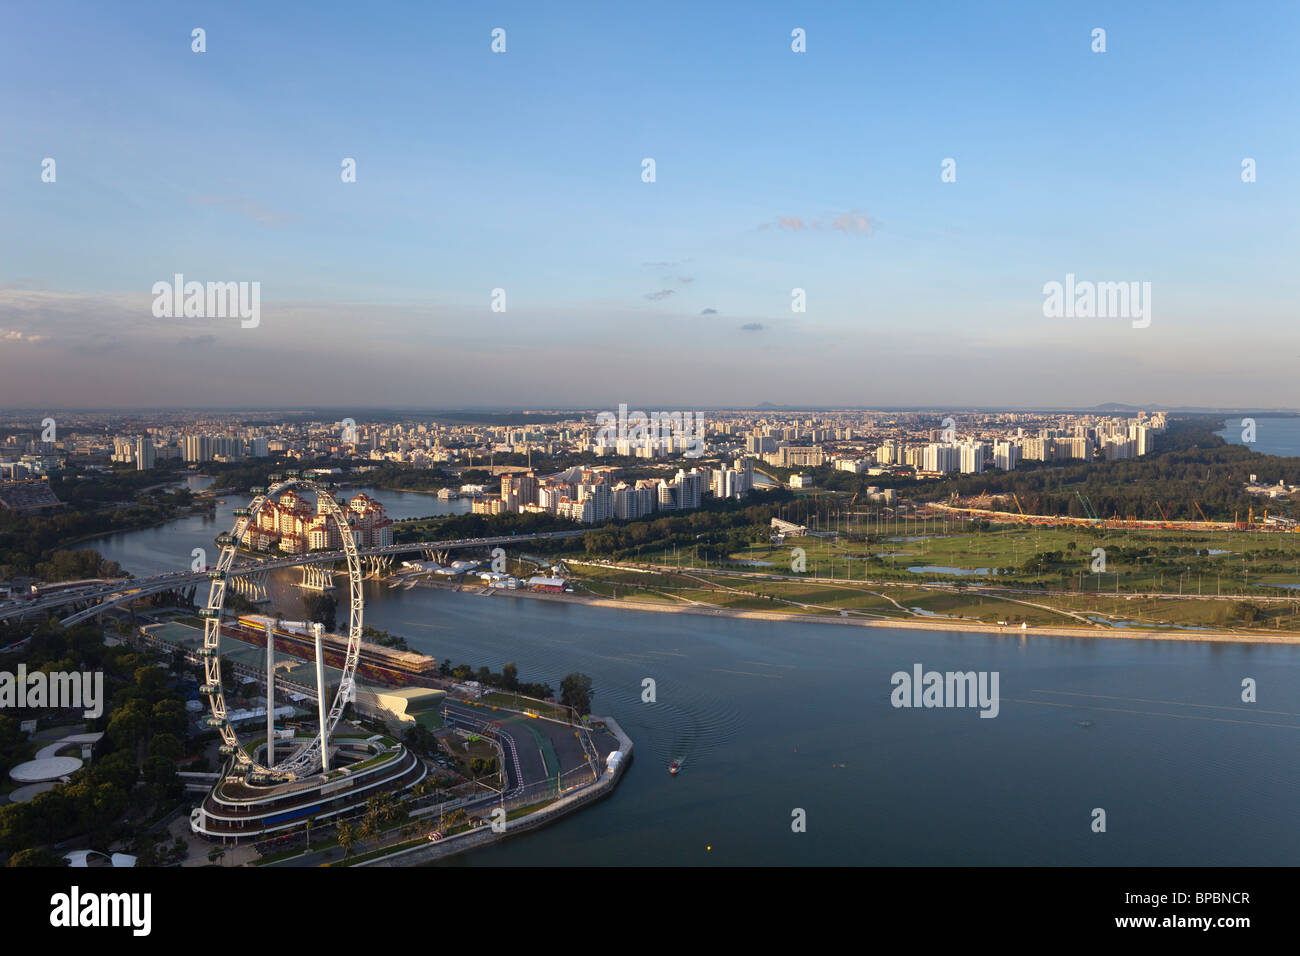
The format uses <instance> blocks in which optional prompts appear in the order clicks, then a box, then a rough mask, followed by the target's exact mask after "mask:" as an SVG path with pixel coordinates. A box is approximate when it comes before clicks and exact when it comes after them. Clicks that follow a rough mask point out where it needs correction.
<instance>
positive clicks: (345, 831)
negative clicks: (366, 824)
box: [334, 820, 357, 859]
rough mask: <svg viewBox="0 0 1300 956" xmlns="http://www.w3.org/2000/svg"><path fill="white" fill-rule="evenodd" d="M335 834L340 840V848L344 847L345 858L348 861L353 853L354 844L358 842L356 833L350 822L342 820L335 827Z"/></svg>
mask: <svg viewBox="0 0 1300 956" xmlns="http://www.w3.org/2000/svg"><path fill="white" fill-rule="evenodd" d="M334 833H335V836H336V837H337V838H338V841H339V846H341V847H343V858H344V859H347V858H348V855H349V854H351V852H352V844H354V843H356V842H357V834H356V831H355V830H354V829H353V827H352V824H350V823H348V821H346V820H340V821H339V822H338V824H337V825H336V826H335V827H334Z"/></svg>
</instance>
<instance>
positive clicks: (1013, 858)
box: [367, 588, 1300, 865]
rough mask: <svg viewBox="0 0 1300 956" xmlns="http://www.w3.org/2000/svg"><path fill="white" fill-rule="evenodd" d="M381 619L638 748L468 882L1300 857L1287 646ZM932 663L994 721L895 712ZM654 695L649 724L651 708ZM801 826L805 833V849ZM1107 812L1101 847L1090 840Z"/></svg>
mask: <svg viewBox="0 0 1300 956" xmlns="http://www.w3.org/2000/svg"><path fill="white" fill-rule="evenodd" d="M369 597H370V594H369V593H368V594H367V598H368V599H369ZM367 621H369V622H370V623H373V624H375V625H376V626H378V627H382V628H385V629H387V630H390V631H393V632H395V633H401V634H404V635H406V636H407V637H408V640H409V641H410V643H411V646H412V648H413V649H419V650H422V651H424V652H426V653H429V654H432V655H434V656H436V657H438V658H439V659H440V660H441V659H443V658H446V657H449V658H451V659H452V660H453V661H454V662H457V663H461V662H464V663H470V664H473V665H474V666H479V665H482V664H487V665H488V666H490V667H491V668H492V669H494V670H497V669H499V668H500V667H501V665H503V664H504V663H506V662H507V661H516V662H517V663H518V664H519V667H520V674H521V676H523V677H524V678H525V679H527V680H545V681H547V682H549V683H551V684H552V686H556V687H558V686H559V681H560V679H561V678H562V677H563V675H564V674H566V673H568V672H570V671H573V670H581V671H583V672H585V673H587V674H590V675H591V676H592V678H593V681H594V686H595V691H596V697H595V698H594V703H595V709H596V711H597V712H598V713H612V714H613V715H614V716H615V717H616V718H617V719H618V720H619V722H620V723H621V724H622V725H623V727H624V729H625V730H626V731H627V732H628V734H629V735H630V736H631V737H632V739H633V741H634V742H635V745H636V750H635V758H634V761H633V763H632V765H631V767H630V768H629V770H628V772H627V774H626V776H625V778H624V780H623V782H622V783H621V784H620V786H619V788H618V790H617V792H616V793H615V794H614V795H613V797H611V798H610V799H609V800H605V801H602V802H600V803H599V804H596V805H595V806H593V807H590V808H587V809H584V810H583V811H581V812H580V813H578V814H576V815H574V816H573V817H571V818H569V819H566V820H565V821H563V822H562V823H560V824H558V825H556V826H554V827H550V828H547V829H545V830H542V831H539V832H538V833H536V834H532V835H529V836H527V837H525V838H522V839H519V840H514V841H508V842H506V843H504V844H501V845H499V846H496V847H493V848H490V849H486V850H483V851H481V852H476V853H474V854H472V855H470V856H468V857H464V858H461V859H460V860H459V861H458V862H459V863H461V864H466V865H476V864H510V865H529V864H534V865H540V864H547V863H550V864H554V863H566V864H616V863H635V864H649V865H671V864H709V863H716V864H746V865H758V864H775V863H795V864H804V863H808V864H836V863H862V864H894V865H908V864H912V865H914V864H956V865H960V864H971V863H982V864H1001V865H1020V864H1024V865H1030V864H1032V865H1060V864H1114V865H1130V864H1133V865H1136V864H1143V865H1193V864H1195V865H1229V864H1233V865H1246V864H1252V865H1258V864H1275V865H1282V864H1292V863H1294V861H1295V858H1296V854H1297V852H1300V821H1298V820H1297V819H1296V816H1295V814H1294V812H1293V805H1294V794H1295V792H1296V789H1297V787H1300V761H1298V760H1297V759H1296V758H1297V756H1298V754H1297V743H1298V742H1300V713H1298V712H1300V707H1295V706H1293V705H1292V704H1291V703H1290V702H1292V701H1297V700H1300V655H1297V652H1296V651H1295V650H1294V649H1292V648H1285V647H1276V646H1272V645H1257V646H1249V645H1222V644H1206V643H1176V642H1148V641H1140V640H1120V639H1113V640H1095V639H1094V640H1088V639H1069V638H1050V637H1032V636H1019V635H1017V636H1015V637H1002V636H992V635H982V634H950V633H944V632H934V631H917V630H909V631H901V630H889V629H876V628H858V627H848V626H835V625H827V624H811V623H791V622H765V621H751V620H737V619H732V618H713V617H706V616H696V615H667V614H655V613H644V612H635V611H622V610H609V609H603V608H590V607H583V606H575V605H567V604H559V603H551V602H546V601H540V600H533V599H528V598H518V597H514V598H512V597H509V596H507V595H498V596H493V597H480V596H477V595H472V594H463V593H462V594H457V593H454V592H449V591H441V590H431V589H421V588H417V589H415V590H413V591H409V592H404V591H396V592H386V594H385V595H384V596H383V597H382V598H380V599H379V600H377V601H374V602H372V603H371V604H370V605H368V607H367ZM916 662H920V663H922V664H923V665H924V666H925V668H926V669H936V670H941V671H947V670H972V669H973V670H996V671H998V672H999V673H1000V675H1001V676H1000V691H1001V713H1000V715H999V716H998V717H997V718H996V719H992V720H990V719H981V718H979V717H978V715H977V713H976V712H975V711H974V710H958V709H952V710H941V709H934V710H906V709H904V710H895V709H894V708H893V707H891V706H890V703H889V692H890V690H891V689H892V687H891V684H890V675H891V674H892V673H893V672H895V671H898V670H907V671H910V669H911V667H912V664H913V663H916ZM1264 673H1267V675H1268V684H1269V685H1270V690H1269V703H1268V704H1267V705H1262V707H1261V708H1257V707H1253V706H1252V705H1247V704H1242V703H1241V701H1240V698H1239V694H1240V687H1241V679H1242V677H1243V676H1252V675H1254V676H1259V675H1261V674H1264ZM646 677H650V678H653V679H654V680H655V681H656V685H657V686H656V691H657V697H658V702H657V703H654V704H644V703H641V700H640V695H641V689H642V680H643V679H644V678H646ZM1083 721H1092V726H1090V727H1087V728H1084V727H1082V726H1081V722H1083ZM679 756H685V757H686V765H685V768H684V769H683V771H682V773H681V774H680V775H679V776H677V777H671V776H670V775H669V774H668V772H667V766H668V763H669V762H670V761H671V760H673V759H675V758H677V757H679ZM841 764H842V765H843V766H840V765H841ZM1242 780H1249V781H1250V785H1249V786H1243V785H1242V783H1241V781H1242ZM796 807H798V808H803V809H804V810H806V811H807V814H808V831H807V832H806V833H803V834H795V833H792V832H791V830H790V819H791V812H792V810H793V809H794V808H796ZM1094 807H1103V808H1104V809H1105V810H1106V811H1107V814H1108V817H1109V832H1108V833H1107V834H1094V833H1092V832H1091V831H1090V829H1089V821H1090V819H1091V817H1090V814H1091V811H1092V809H1093V808H1094ZM1229 808H1230V809H1229ZM706 846H712V850H710V851H706V849H705V847H706Z"/></svg>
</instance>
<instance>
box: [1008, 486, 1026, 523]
mask: <svg viewBox="0 0 1300 956" xmlns="http://www.w3.org/2000/svg"><path fill="white" fill-rule="evenodd" d="M1011 500H1012V501H1014V502H1015V503H1016V510H1017V511H1019V512H1020V517H1022V518H1023V517H1024V516H1025V509H1024V508H1022V507H1020V499H1019V498H1018V497H1016V493H1015V492H1014V491H1013V492H1011Z"/></svg>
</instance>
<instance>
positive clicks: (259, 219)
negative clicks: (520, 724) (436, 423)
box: [0, 3, 1300, 407]
mask: <svg viewBox="0 0 1300 956" xmlns="http://www.w3.org/2000/svg"><path fill="white" fill-rule="evenodd" d="M1138 7H1139V5H1136V4H1127V3H1116V4H1080V3H1059V4H1054V3H1023V4H1022V3H1008V4H967V3H947V4H919V3H918V4H895V5H889V6H886V5H881V4H856V3H821V4H779V3H744V4H740V3H736V4H698V3H695V4H691V3H682V4H674V3H666V4H655V5H652V6H648V7H647V6H641V5H630V4H627V5H625V4H608V3H601V4H596V3H590V4H577V3H557V4H546V5H538V4H505V3H492V4H437V5H433V4H378V5H375V6H374V7H369V6H365V5H355V4H348V5H336V4H329V3H323V4H312V5H305V4H304V5H297V4H240V3H222V4H151V3H140V4H130V5H114V6H113V7H112V8H101V7H98V6H96V5H92V4H80V3H71V4H60V3H52V4H47V5H42V6H40V7H39V8H37V7H29V8H26V9H23V10H22V11H21V12H18V10H17V9H15V8H10V10H9V11H8V12H6V13H4V14H2V15H0V16H2V17H3V20H2V21H0V81H2V82H0V220H2V221H3V222H4V228H3V230H0V406H14V405H22V406H27V405H30V406H32V407H40V406H42V405H46V406H49V407H56V406H59V405H76V404H85V403H86V402H87V400H88V399H91V398H93V396H94V395H99V396H102V397H101V398H100V401H102V402H104V403H105V404H110V405H115V404H123V405H126V404H131V405H149V404H159V405H167V404H172V405H175V404H186V405H190V404H208V403H214V402H219V403H222V404H232V403H235V402H233V401H232V398H231V396H230V395H229V390H230V388H231V386H232V384H235V385H237V387H238V389H239V392H240V394H241V395H242V396H244V397H246V398H247V401H248V402H249V403H252V404H302V403H332V404H338V403H348V402H353V403H357V404H361V405H383V404H402V405H443V404H470V403H473V404H527V405H535V406H536V405H547V404H595V405H599V406H609V407H617V404H618V403H619V402H621V401H628V402H631V403H634V404H635V403H637V402H640V403H642V404H647V403H648V404H655V403H659V404H663V405H666V406H667V405H672V406H680V405H689V404H691V403H699V404H707V405H717V404H728V403H733V402H734V403H736V404H749V403H755V402H760V401H776V402H790V403H799V404H817V403H827V404H880V405H886V404H889V405H900V404H931V403H943V402H950V403H955V404H960V405H973V404H1015V405H1031V404H1036V403H1041V404H1069V403H1080V404H1091V403H1093V402H1103V401H1128V402H1136V403H1143V402H1165V403H1169V404H1180V403H1187V404H1227V405H1245V404H1259V405H1300V402H1297V401H1295V399H1294V395H1293V394H1292V390H1291V387H1290V381H1291V379H1292V376H1291V375H1290V374H1289V370H1290V369H1291V368H1293V367H1294V362H1295V359H1296V358H1297V357H1298V356H1297V354H1296V353H1297V352H1300V349H1297V348H1295V347H1294V345H1295V344H1296V339H1295V333H1294V328H1295V307H1294V303H1295V301H1296V292H1297V279H1296V275H1297V271H1298V270H1296V268H1295V266H1294V262H1295V257H1296V246H1297V243H1296V239H1297V226H1296V222H1297V213H1298V212H1300V209H1298V208H1297V207H1298V206H1300V202H1298V201H1297V189H1296V182H1297V180H1296V176H1297V172H1296V171H1297V169H1300V150H1298V149H1297V146H1298V145H1300V143H1298V139H1300V136H1298V134H1297V124H1296V123H1295V122H1294V117H1295V110H1294V105H1293V101H1294V93H1295V90H1296V89H1297V88H1300V84H1298V83H1297V79H1298V77H1297V67H1296V65H1295V62H1296V56H1295V53H1296V49H1297V40H1300V29H1298V27H1300V5H1296V4H1294V3H1277V4H1250V3H1247V4H1238V5H1232V6H1217V5H1215V6H1212V5H1209V4H1198V3H1170V4H1142V5H1140V9H1138ZM194 27H203V28H204V29H205V30H206V31H207V52H205V53H203V54H196V53H193V52H191V49H190V44H191V41H190V31H191V29H192V28H194ZM495 27H501V28H504V29H505V30H506V42H507V52H506V53H505V54H494V53H492V52H491V49H490V43H491V36H490V34H491V31H492V29H493V28H495ZM795 27H800V28H802V29H804V30H805V31H806V32H807V52H806V53H802V54H796V53H793V52H792V51H791V49H790V44H791V37H790V33H791V30H792V29H794V28H795ZM1095 27H1102V28H1104V29H1105V30H1106V45H1107V51H1106V52H1105V53H1100V54H1099V53H1093V52H1092V51H1091V49H1090V45H1091V31H1092V30H1093V28H1095ZM44 157H53V158H55V160H56V162H57V164H58V165H57V177H58V178H57V182H56V183H53V184H50V183H42V182H41V178H40V172H41V160H42V159H43V158H44ZM344 157H352V158H355V159H356V162H357V182H356V183H350V184H344V183H342V182H341V181H340V176H339V171H340V162H341V160H342V159H343V158H344ZM644 157H653V158H654V160H655V162H656V166H657V169H656V172H657V181H656V182H654V183H644V182H642V181H641V175H640V174H641V161H642V159H643V158H644ZM947 157H952V158H954V159H955V160H956V162H957V182H955V183H942V182H941V181H940V163H941V162H942V160H943V159H945V158H947ZM1243 157H1252V158H1254V159H1255V160H1256V162H1257V164H1258V181H1257V182H1255V183H1253V184H1249V185H1247V184H1243V183H1242V182H1241V178H1240V167H1241V161H1242V158H1243ZM846 217H847V221H849V222H852V223H854V224H858V225H857V226H856V227H855V228H847V229H843V228H836V227H835V225H834V223H835V222H836V221H837V220H839V221H841V222H844V221H846ZM796 225H799V226H801V228H794V226H796ZM177 272H180V273H184V274H185V276H186V277H187V278H188V279H199V280H221V281H225V280H248V281H259V282H261V286H262V309H263V313H262V321H261V324H260V325H259V327H258V328H257V329H240V328H239V325H238V323H237V322H235V323H231V322H228V321H222V320H196V319H190V320H159V319H155V318H153V316H152V315H151V314H150V312H149V304H150V302H151V296H150V294H149V290H150V287H151V286H152V285H153V283H154V282H156V281H159V280H165V279H170V277H171V276H172V275H173V274H174V273H177ZM1067 272H1072V273H1075V274H1076V275H1078V276H1079V277H1080V278H1089V279H1094V280H1102V281H1130V280H1133V281H1149V282H1151V283H1152V286H1153V321H1152V324H1151V327H1150V328H1147V329H1133V328H1131V327H1130V324H1129V323H1128V322H1126V321H1122V320H1114V319H1091V320H1079V319H1071V320H1051V319H1045V318H1044V317H1043V315H1042V301H1043V296H1042V291H1041V290H1042V286H1043V284H1044V283H1045V282H1048V281H1052V280H1058V281H1059V280H1062V279H1063V278H1064V276H1065V274H1066V273H1067ZM795 287H799V288H803V289H805V290H806V291H807V298H808V309H807V311H806V312H804V313H792V312H791V309H790V301H791V289H792V288H795ZM494 288H504V289H505V290H506V294H507V303H508V308H507V311H506V312H505V313H493V312H491V311H490V309H489V303H490V295H491V290H492V289H494ZM708 310H715V311H708ZM1279 345H1280V347H1278V346H1279ZM1261 346H1264V348H1261ZM1261 353H1263V354H1261ZM141 363H143V364H144V365H146V366H147V367H148V368H149V369H150V373H149V374H147V375H144V376H142V375H141V374H140V369H139V367H138V366H139V365H140V364H141ZM196 370H198V371H201V372H203V373H205V374H201V375H196V374H195V371H196ZM232 375H233V376H234V380H233V383H232V380H231V378H230V376H232ZM223 378H224V381H223ZM92 392H93V395H92V394H91V393H92ZM238 403H240V404H242V403H243V402H238Z"/></svg>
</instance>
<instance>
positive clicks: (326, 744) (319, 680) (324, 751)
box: [311, 624, 330, 773]
mask: <svg viewBox="0 0 1300 956" xmlns="http://www.w3.org/2000/svg"><path fill="white" fill-rule="evenodd" d="M311 629H312V633H313V634H314V635H315V637H316V707H317V713H319V714H320V766H321V770H322V771H323V772H325V773H328V772H329V769H330V740H329V725H328V724H327V723H326V721H327V719H328V718H327V714H326V711H327V708H326V706H325V649H324V647H323V641H322V635H323V634H324V633H325V625H324V624H313V625H312V626H311Z"/></svg>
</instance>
